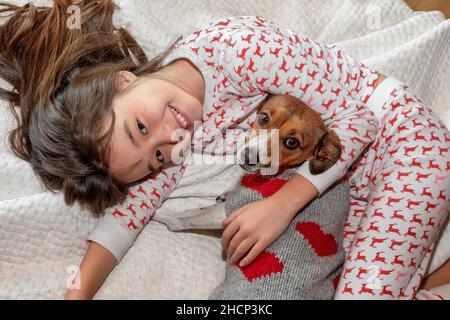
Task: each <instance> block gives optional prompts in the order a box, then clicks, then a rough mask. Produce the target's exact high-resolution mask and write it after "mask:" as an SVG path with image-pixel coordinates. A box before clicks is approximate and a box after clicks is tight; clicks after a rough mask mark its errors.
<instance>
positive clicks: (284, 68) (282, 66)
mask: <svg viewBox="0 0 450 320" xmlns="http://www.w3.org/2000/svg"><path fill="white" fill-rule="evenodd" d="M286 66H287V62H286V59H285V58H283V63H282V64H281V67H280V70H282V71H284V72H286V73H288V72H289V70H290V68H286Z"/></svg>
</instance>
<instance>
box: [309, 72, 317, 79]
mask: <svg viewBox="0 0 450 320" xmlns="http://www.w3.org/2000/svg"><path fill="white" fill-rule="evenodd" d="M318 73H319V71H317V70H314V71H313V72H308V77H310V78H311V79H312V80H315V79H316V76H317V74H318Z"/></svg>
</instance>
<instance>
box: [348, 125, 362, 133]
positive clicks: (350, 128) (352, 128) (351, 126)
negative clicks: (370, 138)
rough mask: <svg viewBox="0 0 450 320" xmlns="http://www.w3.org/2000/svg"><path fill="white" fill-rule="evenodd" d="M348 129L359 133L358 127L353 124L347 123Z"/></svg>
mask: <svg viewBox="0 0 450 320" xmlns="http://www.w3.org/2000/svg"><path fill="white" fill-rule="evenodd" d="M347 130H349V131H352V132H354V133H356V134H359V131H358V129H356V128H355V127H354V126H353V125H352V124H348V125H347Z"/></svg>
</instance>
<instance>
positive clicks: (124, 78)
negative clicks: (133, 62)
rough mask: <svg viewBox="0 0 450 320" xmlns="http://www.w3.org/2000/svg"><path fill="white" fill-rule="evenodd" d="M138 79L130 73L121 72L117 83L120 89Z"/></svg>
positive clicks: (118, 73) (117, 77)
mask: <svg viewBox="0 0 450 320" xmlns="http://www.w3.org/2000/svg"><path fill="white" fill-rule="evenodd" d="M137 79H138V77H137V76H136V75H135V74H134V73H132V72H130V71H119V72H117V76H116V83H117V85H118V86H119V88H123V87H125V86H127V85H129V84H130V83H132V82H134V81H136V80H137Z"/></svg>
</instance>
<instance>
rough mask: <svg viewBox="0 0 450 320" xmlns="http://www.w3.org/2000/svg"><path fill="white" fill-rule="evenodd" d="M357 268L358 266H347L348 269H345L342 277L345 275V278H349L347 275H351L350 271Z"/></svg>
mask: <svg viewBox="0 0 450 320" xmlns="http://www.w3.org/2000/svg"><path fill="white" fill-rule="evenodd" d="M355 268H356V267H352V268H347V269H345V271H344V274H343V275H342V277H343V278H344V279H347V275H349V274H350V273H352V272H353V270H355Z"/></svg>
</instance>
